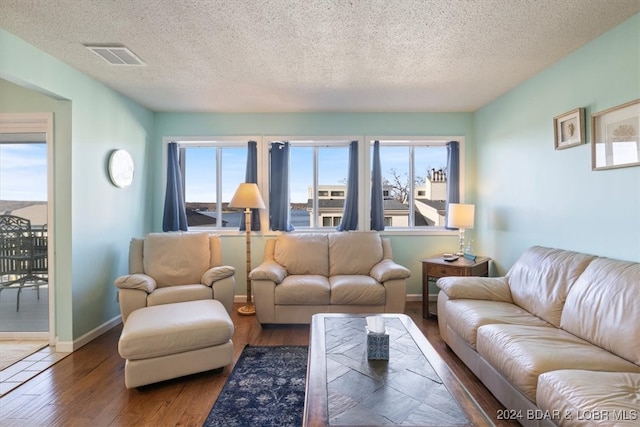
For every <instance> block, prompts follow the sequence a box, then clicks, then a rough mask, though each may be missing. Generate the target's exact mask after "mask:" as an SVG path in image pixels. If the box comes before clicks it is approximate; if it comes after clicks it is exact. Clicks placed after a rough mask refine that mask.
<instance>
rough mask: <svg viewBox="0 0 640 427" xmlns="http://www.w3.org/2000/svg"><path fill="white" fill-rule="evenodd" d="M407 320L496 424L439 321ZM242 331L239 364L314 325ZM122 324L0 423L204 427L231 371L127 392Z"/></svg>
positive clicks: (2, 411) (14, 397)
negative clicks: (259, 348)
mask: <svg viewBox="0 0 640 427" xmlns="http://www.w3.org/2000/svg"><path fill="white" fill-rule="evenodd" d="M406 314H407V315H409V316H410V317H411V318H412V319H413V320H414V322H415V323H416V324H417V325H418V327H419V328H420V329H421V330H422V332H423V333H424V334H425V336H426V337H427V339H428V340H429V341H430V342H431V343H432V344H433V346H434V347H435V349H436V350H437V351H438V353H439V354H440V355H441V356H442V357H443V358H444V360H445V361H446V362H447V363H448V364H449V366H450V367H451V369H452V371H453V372H454V374H455V375H456V376H457V377H458V378H459V379H460V381H461V382H462V383H463V384H464V386H465V387H466V388H467V390H468V391H469V393H470V394H471V395H472V396H473V397H474V398H475V399H476V401H477V402H478V404H479V405H480V407H481V408H483V410H484V411H485V412H486V413H487V415H488V416H489V417H490V418H491V419H492V420H493V421H494V423H495V424H496V425H497V426H507V425H517V424H511V423H505V422H504V421H498V420H497V419H496V414H497V412H498V410H499V409H502V408H503V406H502V405H501V404H500V403H499V402H498V401H497V400H496V399H495V398H494V397H493V396H492V395H491V393H490V392H489V391H488V390H487V389H486V388H485V387H484V386H483V385H482V383H481V382H480V381H478V379H477V378H476V377H475V376H474V375H473V374H472V373H471V371H469V370H468V369H467V368H466V367H465V366H464V364H463V363H462V362H461V361H460V360H459V359H458V358H457V357H456V355H455V354H454V353H453V352H452V351H451V350H450V349H448V348H447V347H446V345H445V344H444V343H443V342H442V340H441V339H440V335H439V333H438V326H437V320H436V319H435V318H430V319H428V320H425V319H422V308H421V303H418V302H412V303H408V304H407V309H406ZM232 318H233V322H234V324H235V327H236V330H235V333H234V336H233V342H234V347H235V358H234V364H235V362H236V360H237V358H238V357H239V356H240V353H241V352H242V349H243V348H244V346H245V345H247V344H252V345H308V344H309V327H308V326H283V327H269V328H264V329H263V328H262V327H261V326H260V325H259V324H258V322H257V320H256V318H255V317H242V316H239V315H237V314H235V313H234V314H233V316H232ZM121 329H122V326H121V325H120V326H117V327H115V328H113V329H111V330H110V331H108V332H107V333H105V334H103V335H102V336H100V337H99V338H97V339H95V340H93V341H92V342H90V343H89V344H87V345H85V346H84V347H82V348H81V349H79V350H77V351H76V352H74V353H72V354H71V355H69V356H67V357H66V358H64V359H63V360H61V361H60V362H58V363H57V364H55V365H53V366H52V367H51V368H49V369H47V370H45V371H44V372H42V373H41V374H40V375H38V376H36V377H34V378H33V379H31V380H30V381H28V382H26V383H25V384H23V385H22V386H20V387H18V388H16V389H15V390H13V391H11V392H9V393H8V394H7V395H5V396H4V397H2V398H1V399H0V425H1V426H3V427H9V426H16V427H17V426H20V427H24V426H91V427H97V426H154V427H156V426H177V425H180V426H201V425H202V423H203V422H204V420H205V419H206V417H207V415H208V414H209V411H210V409H211V407H212V406H213V404H214V402H215V400H216V398H217V396H218V394H219V393H220V391H221V390H222V387H223V385H224V383H225V381H226V380H227V378H228V376H229V374H230V373H231V370H232V368H233V366H229V367H227V368H225V369H224V370H223V371H222V372H220V373H212V372H205V373H202V374H197V375H191V376H189V377H184V378H179V379H175V380H171V381H165V382H163V383H159V384H154V385H149V386H146V387H142V388H139V389H133V390H127V389H126V388H125V387H124V360H122V359H121V358H120V356H119V354H118V350H117V348H118V338H119V337H120V331H121Z"/></svg>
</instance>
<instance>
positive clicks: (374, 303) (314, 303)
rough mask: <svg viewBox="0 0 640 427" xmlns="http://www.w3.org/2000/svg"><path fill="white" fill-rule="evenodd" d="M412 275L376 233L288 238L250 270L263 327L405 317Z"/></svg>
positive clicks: (270, 245)
mask: <svg viewBox="0 0 640 427" xmlns="http://www.w3.org/2000/svg"><path fill="white" fill-rule="evenodd" d="M410 275H411V273H410V271H409V270H408V269H407V268H405V267H403V266H401V265H398V264H396V263H395V262H393V260H392V251H391V242H390V241H389V240H388V239H386V238H382V237H381V236H380V235H379V233H376V232H355V231H354V232H336V233H325V234H313V233H307V234H302V233H287V234H282V235H280V236H278V237H277V238H276V239H269V240H267V242H266V245H265V254H264V262H263V263H262V264H261V265H260V266H258V267H257V268H255V269H254V270H253V271H251V274H250V278H251V282H252V287H253V292H254V298H255V306H256V315H257V317H258V321H259V322H260V323H262V324H273V323H292V324H293V323H300V324H304V323H310V322H311V316H312V315H314V314H316V313H326V312H333V313H402V312H403V311H404V308H405V302H406V279H407V278H408V277H409V276H410Z"/></svg>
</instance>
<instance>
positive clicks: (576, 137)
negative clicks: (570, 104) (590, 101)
mask: <svg viewBox="0 0 640 427" xmlns="http://www.w3.org/2000/svg"><path fill="white" fill-rule="evenodd" d="M553 134H554V142H555V147H556V150H562V149H564V148H569V147H575V146H576V145H580V144H584V108H576V109H575V110H571V111H569V112H568V113H564V114H561V115H559V116H556V117H554V118H553Z"/></svg>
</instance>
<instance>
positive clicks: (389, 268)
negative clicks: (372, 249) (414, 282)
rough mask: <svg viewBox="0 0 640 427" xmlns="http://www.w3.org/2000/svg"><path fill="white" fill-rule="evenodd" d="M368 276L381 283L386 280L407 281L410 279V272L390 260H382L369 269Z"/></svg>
mask: <svg viewBox="0 0 640 427" xmlns="http://www.w3.org/2000/svg"><path fill="white" fill-rule="evenodd" d="M369 276H371V277H373V278H374V279H376V280H377V281H378V282H380V283H383V282H386V281H388V280H397V279H407V278H409V277H411V271H409V269H408V268H406V267H403V266H401V265H400V264H396V263H395V262H393V261H392V260H390V259H383V260H382V261H380V262H379V263H377V264H376V265H374V266H373V267H372V268H371V271H370V272H369Z"/></svg>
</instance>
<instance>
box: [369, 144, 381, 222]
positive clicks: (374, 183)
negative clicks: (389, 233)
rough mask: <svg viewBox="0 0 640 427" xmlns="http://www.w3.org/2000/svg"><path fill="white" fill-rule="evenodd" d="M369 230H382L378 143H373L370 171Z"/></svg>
mask: <svg viewBox="0 0 640 427" xmlns="http://www.w3.org/2000/svg"><path fill="white" fill-rule="evenodd" d="M371 229H372V230H377V231H382V230H384V198H383V196H382V166H381V165H380V141H374V143H373V165H372V171H371Z"/></svg>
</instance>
